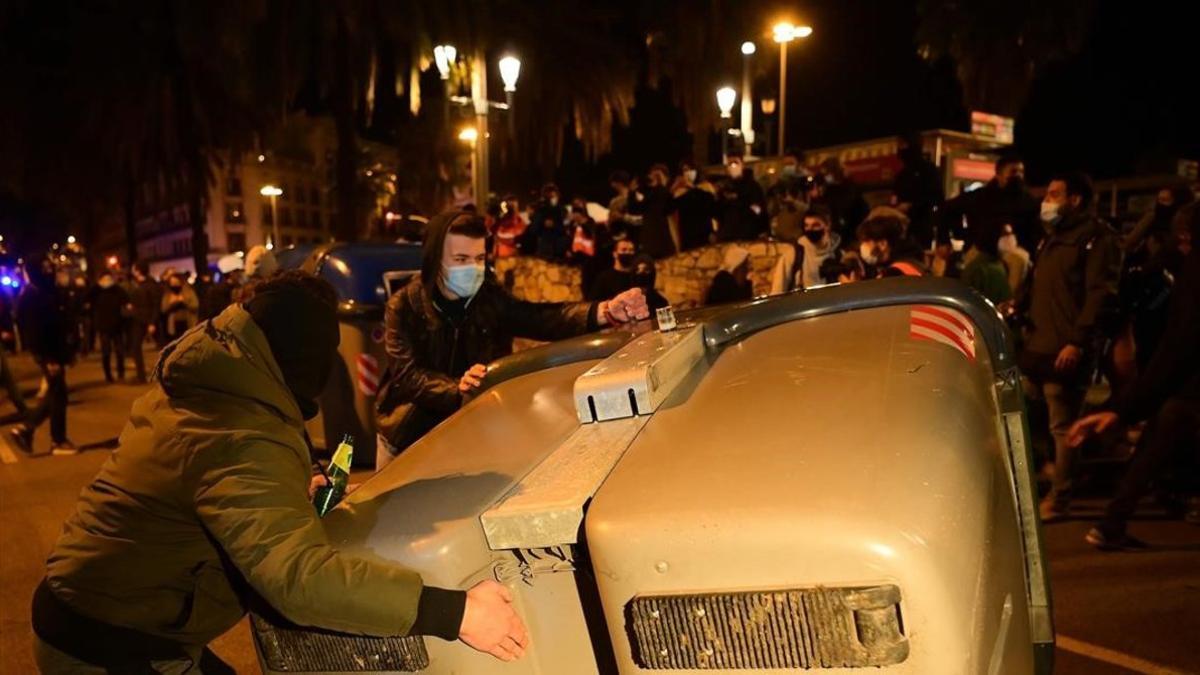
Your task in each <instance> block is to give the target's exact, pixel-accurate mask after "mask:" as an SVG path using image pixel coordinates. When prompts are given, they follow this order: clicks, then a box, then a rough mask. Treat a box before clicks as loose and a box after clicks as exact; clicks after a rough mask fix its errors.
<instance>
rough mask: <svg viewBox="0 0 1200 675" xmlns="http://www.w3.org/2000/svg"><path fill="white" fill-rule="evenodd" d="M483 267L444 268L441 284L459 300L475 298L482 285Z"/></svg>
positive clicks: (457, 266)
mask: <svg viewBox="0 0 1200 675" xmlns="http://www.w3.org/2000/svg"><path fill="white" fill-rule="evenodd" d="M483 276H484V271H483V265H454V266H452V267H447V268H446V273H445V274H444V275H442V283H444V284H445V285H446V290H448V291H450V292H451V293H453V294H455V295H457V296H458V297H460V298H471V297H475V294H476V293H478V292H479V287H480V286H482V285H483Z"/></svg>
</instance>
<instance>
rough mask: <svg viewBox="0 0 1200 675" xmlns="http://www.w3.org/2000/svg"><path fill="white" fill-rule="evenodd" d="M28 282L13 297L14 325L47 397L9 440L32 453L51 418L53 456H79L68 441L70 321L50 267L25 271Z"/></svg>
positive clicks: (44, 263) (41, 264)
mask: <svg viewBox="0 0 1200 675" xmlns="http://www.w3.org/2000/svg"><path fill="white" fill-rule="evenodd" d="M25 271H26V275H27V276H28V277H29V283H28V284H26V285H25V288H24V289H22V290H21V295H20V296H18V297H17V312H16V317H17V321H16V323H17V326H18V327H19V328H20V331H21V344H22V345H23V346H24V348H25V349H26V350H28V351H29V353H30V354H32V355H33V360H34V361H35V362H36V363H37V365H38V368H40V369H41V371H42V377H43V378H44V379H45V381H46V395H45V396H44V397H42V400H41V402H40V403H38V404H37V405H36V406H34V407H33V408H32V409H30V410H29V411H28V416H27V417H26V418H25V422H24V423H23V424H21V425H19V426H17V427H16V428H13V429H10V430H9V433H10V434H11V435H12V439H13V441H14V442H15V443H16V444H17V447H19V448H21V449H22V450H24V451H25V452H28V453H32V452H33V433H34V431H35V430H36V429H37V428H38V427H39V426H41V425H42V423H43V422H45V421H46V420H47V419H49V420H50V451H51V452H52V453H53V454H56V455H73V454H75V453H77V452H79V451H78V450H77V449H76V447H75V445H74V444H72V443H71V441H70V440H68V439H67V366H68V365H70V363H71V362H72V361H73V360H74V347H73V345H72V343H71V340H70V331H71V329H72V323H71V319H70V316H69V314H68V312H67V310H66V309H65V308H64V306H63V302H62V296H61V295H60V294H59V293H58V291H57V289H56V287H55V273H54V265H53V263H51V262H50V261H49V260H41V261H37V262H33V263H30V264H29V265H28V266H26V268H25Z"/></svg>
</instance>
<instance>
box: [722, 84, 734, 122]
mask: <svg viewBox="0 0 1200 675" xmlns="http://www.w3.org/2000/svg"><path fill="white" fill-rule="evenodd" d="M736 100H737V90H736V89H734V88H733V87H721V88H720V89H718V90H717V107H718V108H720V109H721V117H732V116H733V115H732V113H733V103H734V101H736Z"/></svg>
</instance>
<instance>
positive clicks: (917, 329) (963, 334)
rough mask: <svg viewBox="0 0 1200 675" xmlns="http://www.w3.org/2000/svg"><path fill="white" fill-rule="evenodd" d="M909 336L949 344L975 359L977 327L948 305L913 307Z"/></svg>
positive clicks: (970, 358) (972, 359)
mask: <svg viewBox="0 0 1200 675" xmlns="http://www.w3.org/2000/svg"><path fill="white" fill-rule="evenodd" d="M908 336H909V337H910V338H912V339H914V340H932V341H933V342H940V343H942V344H944V345H949V346H951V347H953V348H955V349H957V350H958V351H959V352H961V353H962V355H963V356H965V357H967V358H968V359H969V360H971V361H972V362H973V361H975V327H974V326H973V325H971V321H970V320H969V319H967V317H965V316H963V315H962V313H961V312H958V311H957V310H953V309H950V308H948V307H932V306H929V305H921V306H918V307H913V308H912V313H911V314H910V318H909V323H908Z"/></svg>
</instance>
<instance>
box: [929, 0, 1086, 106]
mask: <svg viewBox="0 0 1200 675" xmlns="http://www.w3.org/2000/svg"><path fill="white" fill-rule="evenodd" d="M1094 9H1095V0H920V1H919V2H918V5H917V12H918V15H919V17H920V23H919V24H918V28H917V36H916V42H917V49H918V52H919V53H920V55H921V56H922V57H923V58H925V59H926V60H929V61H937V60H939V59H942V58H949V59H951V60H952V61H953V63H954V65H955V69H956V72H957V74H958V78H959V80H960V82H961V83H962V87H963V94H964V98H965V101H964V103H966V105H967V107H968V108H969V109H973V110H985V111H988V112H993V113H999V114H1004V115H1014V116H1015V115H1016V114H1017V112H1018V111H1019V110H1020V109H1021V107H1022V105H1023V104H1024V102H1025V99H1026V96H1027V95H1028V93H1029V86H1030V84H1031V83H1032V82H1033V78H1034V75H1035V74H1036V73H1037V72H1038V69H1040V68H1041V67H1042V66H1044V65H1046V64H1047V63H1049V62H1051V61H1054V60H1058V59H1061V58H1064V57H1066V56H1069V55H1071V54H1074V53H1075V52H1077V51H1078V50H1079V49H1080V48H1081V47H1082V46H1083V41H1084V38H1085V37H1086V35H1087V31H1088V27H1089V25H1090V23H1091V19H1092V15H1093V12H1094Z"/></svg>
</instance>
